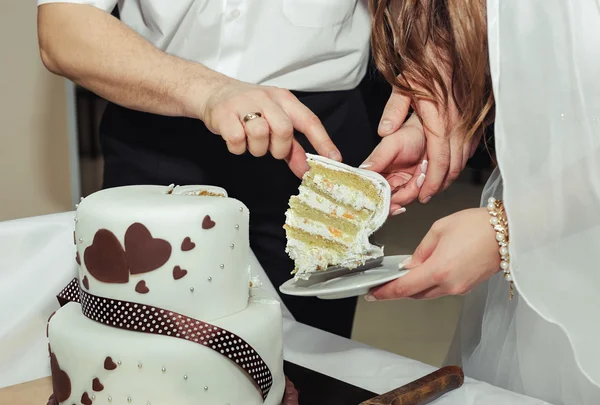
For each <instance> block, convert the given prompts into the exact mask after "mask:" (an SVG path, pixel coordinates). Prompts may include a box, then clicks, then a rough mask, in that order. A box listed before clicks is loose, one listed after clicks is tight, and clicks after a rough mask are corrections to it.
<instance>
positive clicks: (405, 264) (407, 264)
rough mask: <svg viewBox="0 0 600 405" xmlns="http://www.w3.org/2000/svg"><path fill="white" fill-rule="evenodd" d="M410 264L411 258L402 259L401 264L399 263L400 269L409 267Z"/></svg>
mask: <svg viewBox="0 0 600 405" xmlns="http://www.w3.org/2000/svg"><path fill="white" fill-rule="evenodd" d="M410 262H412V256H408V257H407V258H406V259H404V260H403V261H402V263H400V268H403V267H406V266H409V265H410Z"/></svg>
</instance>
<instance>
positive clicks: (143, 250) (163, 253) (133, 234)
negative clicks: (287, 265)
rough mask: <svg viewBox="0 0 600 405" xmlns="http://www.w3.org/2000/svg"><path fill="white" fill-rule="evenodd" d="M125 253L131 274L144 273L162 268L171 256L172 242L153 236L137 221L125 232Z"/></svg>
mask: <svg viewBox="0 0 600 405" xmlns="http://www.w3.org/2000/svg"><path fill="white" fill-rule="evenodd" d="M125 254H126V255H127V263H128V264H129V272H130V273H131V274H143V273H148V272H150V271H153V270H156V269H158V268H160V267H161V266H162V265H163V264H165V263H166V262H167V260H169V257H171V244H170V243H169V242H167V241H166V240H164V239H157V238H153V237H152V234H151V233H150V231H149V230H148V228H146V227H145V226H144V225H143V224H140V223H139V222H136V223H134V224H132V225H130V226H129V228H127V232H125Z"/></svg>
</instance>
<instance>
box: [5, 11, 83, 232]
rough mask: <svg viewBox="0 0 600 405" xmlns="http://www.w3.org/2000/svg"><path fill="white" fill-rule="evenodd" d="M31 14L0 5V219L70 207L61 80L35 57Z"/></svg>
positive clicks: (66, 138) (34, 35)
mask: <svg viewBox="0 0 600 405" xmlns="http://www.w3.org/2000/svg"><path fill="white" fill-rule="evenodd" d="M36 13H37V7H36V2H35V1H33V0H6V1H4V2H3V3H2V7H1V8H0V220H6V219H14V218H22V217H27V216H34V215H41V214H48V213H54V212H60V211H66V210H69V209H70V208H71V185H70V174H69V147H68V135H67V106H66V88H65V80H64V79H62V78H59V77H56V76H53V75H52V74H51V73H49V72H47V71H46V70H45V68H44V66H43V65H42V63H41V61H40V57H39V53H38V47H37V31H36Z"/></svg>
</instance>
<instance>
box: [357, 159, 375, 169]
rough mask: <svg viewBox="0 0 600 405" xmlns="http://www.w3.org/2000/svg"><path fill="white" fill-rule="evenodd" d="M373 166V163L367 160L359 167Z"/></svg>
mask: <svg viewBox="0 0 600 405" xmlns="http://www.w3.org/2000/svg"><path fill="white" fill-rule="evenodd" d="M371 166H373V163H371V162H369V161H368V160H367V161H365V162H364V163H363V164H362V165H360V166H358V168H359V169H368V168H369V167H371Z"/></svg>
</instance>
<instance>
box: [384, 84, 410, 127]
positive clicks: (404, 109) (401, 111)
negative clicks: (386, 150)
mask: <svg viewBox="0 0 600 405" xmlns="http://www.w3.org/2000/svg"><path fill="white" fill-rule="evenodd" d="M410 102H411V100H410V97H407V96H404V95H402V94H401V93H400V92H399V91H398V89H397V88H395V87H394V89H393V90H392V94H391V96H390V98H389V100H388V102H387V104H386V105H385V109H384V110H383V114H382V115H381V120H380V121H379V128H378V130H377V132H378V133H379V136H382V137H385V136H388V135H391V134H393V133H394V132H396V131H397V130H398V129H400V127H401V126H402V124H403V123H404V121H405V120H406V116H407V115H408V109H409V108H410Z"/></svg>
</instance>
